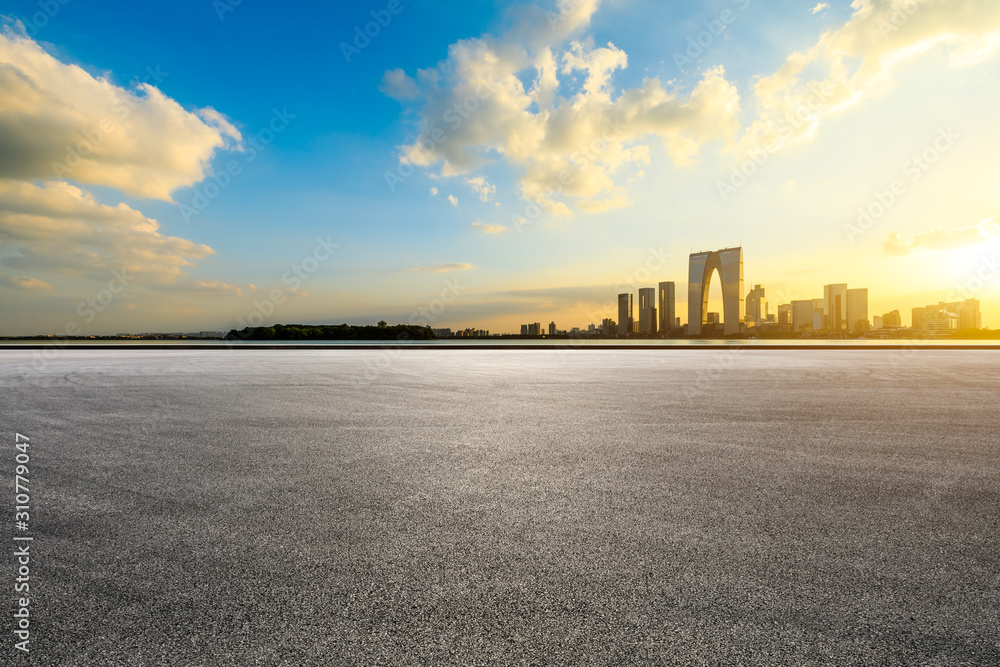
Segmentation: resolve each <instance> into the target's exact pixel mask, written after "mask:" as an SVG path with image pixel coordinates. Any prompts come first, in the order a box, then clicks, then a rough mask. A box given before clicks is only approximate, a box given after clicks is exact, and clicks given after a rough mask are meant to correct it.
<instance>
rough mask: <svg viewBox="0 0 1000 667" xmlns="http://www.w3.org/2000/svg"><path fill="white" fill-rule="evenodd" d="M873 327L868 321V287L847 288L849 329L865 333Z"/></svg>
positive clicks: (853, 331)
mask: <svg viewBox="0 0 1000 667" xmlns="http://www.w3.org/2000/svg"><path fill="white" fill-rule="evenodd" d="M870 328H871V324H870V323H869V322H868V288H867V287H859V288H856V289H849V290H847V330H848V331H850V332H852V333H864V332H866V331H868V330H869V329H870Z"/></svg>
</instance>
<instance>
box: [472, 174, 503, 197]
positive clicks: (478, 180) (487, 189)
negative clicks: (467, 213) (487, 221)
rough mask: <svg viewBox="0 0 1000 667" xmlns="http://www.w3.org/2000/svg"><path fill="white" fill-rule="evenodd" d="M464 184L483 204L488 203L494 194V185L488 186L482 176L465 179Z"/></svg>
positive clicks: (495, 190)
mask: <svg viewBox="0 0 1000 667" xmlns="http://www.w3.org/2000/svg"><path fill="white" fill-rule="evenodd" d="M465 182H466V184H468V185H469V187H471V188H472V191H473V192H475V193H476V194H478V195H479V200H480V201H483V202H488V201H489V200H490V197H492V196H493V195H495V194H496V192H497V188H496V186H495V185H490V184H489V182H488V181H487V180H486V179H485V178H483V177H482V176H474V177H472V178H467V179H465Z"/></svg>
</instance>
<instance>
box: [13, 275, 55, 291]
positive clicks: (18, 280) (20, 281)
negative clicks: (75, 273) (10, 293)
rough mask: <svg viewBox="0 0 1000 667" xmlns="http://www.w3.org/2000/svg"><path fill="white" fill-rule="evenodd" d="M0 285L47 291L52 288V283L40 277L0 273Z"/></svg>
mask: <svg viewBox="0 0 1000 667" xmlns="http://www.w3.org/2000/svg"><path fill="white" fill-rule="evenodd" d="M0 287H10V288H11V289H19V290H29V291H41V292H48V291H50V290H51V289H52V283H49V282H46V281H44V280H42V279H40V278H32V277H31V276H4V275H0Z"/></svg>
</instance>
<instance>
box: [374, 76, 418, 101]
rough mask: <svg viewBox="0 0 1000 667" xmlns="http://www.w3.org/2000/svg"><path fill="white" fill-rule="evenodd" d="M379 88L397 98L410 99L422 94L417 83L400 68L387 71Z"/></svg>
mask: <svg viewBox="0 0 1000 667" xmlns="http://www.w3.org/2000/svg"><path fill="white" fill-rule="evenodd" d="M378 89H379V90H381V91H382V92H383V93H385V94H386V95H388V96H389V97H392V98H393V99H397V100H410V99H413V98H414V97H416V96H417V95H419V94H420V89H419V88H418V87H417V84H416V83H414V82H413V80H412V79H410V77H408V76H406V72H404V71H403V70H401V69H399V68H396V69H391V70H389V71H387V72H386V73H385V75H384V76H383V77H382V83H381V84H380V85H379V87H378Z"/></svg>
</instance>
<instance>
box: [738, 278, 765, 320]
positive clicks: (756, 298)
mask: <svg viewBox="0 0 1000 667" xmlns="http://www.w3.org/2000/svg"><path fill="white" fill-rule="evenodd" d="M744 318H745V319H744V321H745V322H747V324H748V325H749V324H760V323H761V322H767V299H765V298H764V288H763V286H761V285H754V286H753V289H752V290H750V292H749V294H747V299H746V315H745V316H744Z"/></svg>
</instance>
